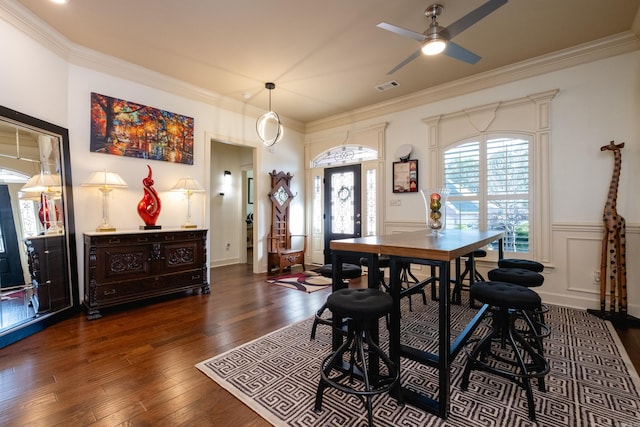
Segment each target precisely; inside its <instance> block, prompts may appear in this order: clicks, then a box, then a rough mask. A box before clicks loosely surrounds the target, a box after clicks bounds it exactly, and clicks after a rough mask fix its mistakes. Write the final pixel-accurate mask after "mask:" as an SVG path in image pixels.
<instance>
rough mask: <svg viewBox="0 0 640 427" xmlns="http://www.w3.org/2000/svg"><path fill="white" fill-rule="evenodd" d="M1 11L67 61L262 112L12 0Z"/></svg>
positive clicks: (293, 123) (236, 109)
mask: <svg viewBox="0 0 640 427" xmlns="http://www.w3.org/2000/svg"><path fill="white" fill-rule="evenodd" d="M0 11H1V12H2V15H1V16H2V18H3V19H5V20H6V21H7V22H9V23H10V24H11V25H13V26H14V27H15V28H17V29H18V30H20V31H22V32H23V33H24V34H26V35H27V36H29V37H30V38H32V39H34V40H35V41H36V42H38V43H40V44H41V45H42V46H44V47H45V48H47V49H49V50H51V51H52V52H53V53H55V54H56V55H58V56H59V57H61V58H63V59H64V60H66V61H68V62H69V63H70V64H74V65H78V66H81V67H85V68H89V69H92V70H95V71H99V72H101V73H105V74H109V75H112V76H115V77H120V78H122V79H125V80H129V81H133V82H135V83H139V84H142V85H145V86H148V87H151V88H154V89H158V90H162V91H164V92H169V93H172V94H175V95H179V96H182V97H185V98H189V99H192V100H195V101H200V102H203V103H205V104H207V105H212V106H215V107H217V108H221V109H224V110H227V111H230V112H232V113H237V114H240V115H243V116H248V117H255V118H256V119H257V118H258V117H259V116H260V115H262V114H264V112H265V111H264V110H262V109H259V108H256V107H253V106H251V105H249V104H246V103H244V102H240V101H237V100H235V99H232V98H229V97H225V96H222V95H220V94H218V93H215V92H212V91H208V90H205V89H203V88H201V87H197V86H195V85H192V84H189V83H186V82H184V81H182V80H178V79H175V78H173V77H169V76H167V75H164V74H161V73H158V72H155V71H152V70H149V69H148V68H144V67H141V66H138V65H135V64H132V63H130V62H126V61H123V60H120V59H117V58H114V57H112V56H109V55H105V54H102V53H100V52H97V51H94V50H92V49H88V48H85V47H83V46H81V45H78V44H76V43H73V42H72V41H70V40H69V39H67V38H66V37H64V36H62V35H61V34H60V33H58V32H57V31H56V30H55V29H53V28H52V27H51V26H50V25H49V24H47V23H46V22H44V21H43V20H41V19H40V18H38V17H37V16H36V15H34V14H33V13H32V12H31V11H30V10H28V9H27V8H26V7H24V6H22V5H21V4H19V3H17V2H15V1H13V0H0ZM280 119H281V120H282V123H283V125H284V126H285V127H286V128H289V129H291V130H294V131H297V132H300V133H304V128H305V127H304V123H302V122H300V121H297V120H293V119H291V118H288V117H284V116H280Z"/></svg>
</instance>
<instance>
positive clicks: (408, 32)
mask: <svg viewBox="0 0 640 427" xmlns="http://www.w3.org/2000/svg"><path fill="white" fill-rule="evenodd" d="M376 27H378V28H382V29H383V30H387V31H391V32H392V33H396V34H398V35H399V36H402V37H408V38H410V39H413V40H416V41H419V42H423V41H424V39H425V38H426V37H425V36H424V34H422V33H416V32H415V31H411V30H407V29H406V28H402V27H398V26H396V25H393V24H387V23H386V22H381V23H379V24H378V25H376Z"/></svg>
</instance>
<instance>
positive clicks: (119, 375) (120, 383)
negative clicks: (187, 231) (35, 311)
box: [0, 264, 640, 427]
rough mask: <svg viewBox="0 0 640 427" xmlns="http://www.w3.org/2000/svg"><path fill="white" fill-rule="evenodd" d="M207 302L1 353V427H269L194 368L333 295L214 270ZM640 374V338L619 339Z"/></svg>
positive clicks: (127, 311) (150, 311)
mask: <svg viewBox="0 0 640 427" xmlns="http://www.w3.org/2000/svg"><path fill="white" fill-rule="evenodd" d="M211 276H212V286H211V288H212V292H211V294H209V295H193V294H191V295H187V296H183V297H174V298H164V299H160V300H155V301H153V302H152V303H149V304H145V305H138V306H134V307H126V308H124V309H113V310H110V311H104V312H103V314H104V317H103V318H102V319H98V320H94V321H89V320H86V317H85V316H84V314H78V315H76V316H74V317H73V318H70V319H67V320H65V321H62V322H60V323H58V324H56V325H54V326H52V327H50V328H48V329H46V330H44V331H43V332H40V333H38V334H36V335H33V336H31V337H28V338H26V339H24V340H22V341H19V342H17V343H15V344H13V345H11V346H9V347H6V348H4V349H0V425H2V426H47V427H49V426H57V425H60V426H85V425H92V426H154V427H155V426H179V425H185V426H214V425H215V426H266V425H269V424H268V423H266V422H265V421H264V420H263V419H262V418H260V417H259V416H257V415H256V414H255V413H254V412H252V411H251V410H250V409H248V408H247V407H246V406H245V405H244V404H242V403H241V402H240V401H239V400H237V399H235V398H234V397H232V396H231V395H230V394H229V393H227V392H226V391H225V390H223V389H222V388H221V387H219V386H218V385H217V384H216V383H215V382H214V381H212V380H210V379H209V378H208V377H206V376H205V375H204V374H202V373H201V372H200V371H198V370H197V369H196V368H195V367H194V365H195V364H196V363H198V362H200V361H202V360H204V359H207V358H209V357H212V356H214V355H216V354H219V353H222V352H224V351H226V350H229V349H231V348H233V347H236V346H238V345H239V344H242V343H244V342H247V341H250V340H253V339H255V338H258V337H260V336H262V335H264V334H266V333H268V332H271V331H274V330H276V329H278V328H281V327H283V326H286V325H288V324H290V323H293V322H296V321H299V320H302V319H305V318H307V317H309V316H311V315H312V314H313V313H314V312H315V310H317V308H318V307H320V305H322V303H323V302H324V300H325V299H326V296H327V295H328V292H329V290H328V289H327V290H323V291H319V292H315V293H312V294H306V293H304V292H299V291H295V290H291V289H286V288H283V287H279V286H273V285H269V284H267V283H265V279H266V277H267V275H266V274H260V275H253V274H252V273H251V266H250V265H244V264H243V265H235V266H228V267H221V268H216V269H213V270H212V275H211ZM620 336H621V339H622V341H623V343H624V344H625V346H626V347H627V349H628V352H629V354H630V357H631V358H632V360H633V363H634V365H635V366H636V369H637V370H639V371H640V330H639V329H627V330H625V331H621V333H620Z"/></svg>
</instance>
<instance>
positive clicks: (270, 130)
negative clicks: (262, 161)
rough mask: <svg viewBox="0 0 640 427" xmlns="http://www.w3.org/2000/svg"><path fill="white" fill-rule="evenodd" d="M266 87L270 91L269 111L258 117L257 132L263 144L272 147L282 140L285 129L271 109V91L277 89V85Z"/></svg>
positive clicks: (266, 84) (271, 84)
mask: <svg viewBox="0 0 640 427" xmlns="http://www.w3.org/2000/svg"><path fill="white" fill-rule="evenodd" d="M264 87H265V88H266V89H268V90H269V111H268V112H266V113H264V114H263V115H261V116H260V117H258V121H257V122H256V132H257V133H258V138H260V140H261V141H262V143H263V144H264V145H265V146H267V147H271V146H272V145H273V144H275V143H276V142H278V141H280V140H281V139H282V134H283V132H282V131H283V128H282V122H281V121H280V116H278V113H276V112H275V111H273V110H272V109H271V91H272V90H273V89H275V88H276V84H275V83H271V82H269V83H265V85H264Z"/></svg>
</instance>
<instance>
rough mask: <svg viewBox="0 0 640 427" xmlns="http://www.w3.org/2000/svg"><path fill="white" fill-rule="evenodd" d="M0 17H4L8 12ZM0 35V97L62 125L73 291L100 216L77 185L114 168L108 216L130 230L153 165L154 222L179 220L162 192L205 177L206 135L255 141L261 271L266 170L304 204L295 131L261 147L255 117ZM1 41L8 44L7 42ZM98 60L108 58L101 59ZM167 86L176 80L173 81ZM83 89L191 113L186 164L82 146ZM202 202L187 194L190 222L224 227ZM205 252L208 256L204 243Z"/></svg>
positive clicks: (2, 27)
mask: <svg viewBox="0 0 640 427" xmlns="http://www.w3.org/2000/svg"><path fill="white" fill-rule="evenodd" d="M3 13H4V12H3ZM0 17H2V18H7V19H9V21H11V18H10V17H9V16H4V15H0ZM0 40H2V43H0V55H1V57H2V58H6V62H4V60H3V62H4V63H5V64H7V65H8V66H3V67H0V93H1V94H2V98H1V99H0V103H1V104H2V105H4V106H6V107H9V108H12V109H15V110H18V111H20V112H22V113H25V114H29V115H32V116H35V117H37V118H40V119H43V120H46V121H50V122H52V123H54V124H57V125H60V126H62V127H66V128H68V129H69V137H70V146H71V166H72V175H73V177H72V179H73V183H74V186H73V193H74V194H73V196H74V205H75V225H76V232H77V238H76V243H77V254H78V274H79V283H80V295H83V290H84V277H83V275H84V268H83V262H82V259H83V254H84V248H83V238H82V233H83V232H84V231H92V230H94V229H95V228H96V226H97V225H98V224H99V223H100V219H101V216H102V204H101V203H102V199H101V196H100V194H98V192H97V191H96V190H95V189H90V188H84V187H81V186H80V184H81V183H82V182H83V181H84V180H86V179H87V178H88V176H89V174H90V173H91V172H93V171H95V170H101V169H105V168H106V169H109V170H113V171H116V172H118V173H119V174H120V175H121V176H122V178H123V179H124V180H125V181H126V182H127V183H128V185H129V187H128V188H127V189H123V190H114V191H113V192H112V194H111V200H110V222H111V223H112V225H114V226H115V227H116V228H117V229H118V230H119V231H121V230H129V229H130V230H137V229H138V227H139V226H140V225H143V224H144V223H143V221H142V220H141V219H140V217H139V216H138V214H137V211H136V206H137V203H138V201H139V200H140V199H141V198H142V194H143V190H142V188H143V187H142V179H143V178H144V177H145V176H146V174H147V164H149V165H150V166H151V168H152V170H153V178H154V181H155V184H154V188H155V189H156V190H157V191H158V192H159V193H160V198H161V201H162V210H161V213H160V216H159V217H158V222H157V224H158V225H161V226H162V227H163V228H172V227H178V226H179V225H180V224H181V223H182V222H183V221H184V219H185V212H186V205H185V204H184V203H185V202H184V200H183V198H182V197H181V196H180V195H179V194H176V193H169V192H168V191H167V190H169V189H170V188H171V187H172V186H173V185H174V184H175V183H176V182H177V180H178V179H179V178H181V177H184V176H191V177H193V178H196V179H197V180H198V181H200V183H202V184H203V185H205V183H208V182H209V178H210V176H211V173H213V172H212V171H211V170H210V163H211V159H210V155H209V153H210V145H209V142H208V141H207V140H206V135H214V136H215V137H216V138H217V139H219V140H224V141H231V142H233V143H237V144H242V145H246V146H249V147H257V153H256V162H255V166H254V168H255V171H256V174H255V176H254V185H255V191H256V204H255V205H254V206H255V209H256V211H258V212H259V214H260V221H259V223H258V224H257V226H258V228H257V235H258V239H259V240H258V241H257V242H255V243H254V246H255V249H254V251H255V252H256V259H257V262H255V263H254V268H255V269H256V270H258V271H260V269H262V271H265V270H266V254H265V253H264V248H262V247H261V246H264V245H266V243H264V242H265V237H266V234H267V233H268V224H269V223H270V215H271V211H270V208H269V206H270V203H269V201H268V198H267V196H266V195H267V193H268V191H269V184H270V181H269V172H270V171H271V170H273V169H278V170H281V169H283V170H287V171H289V172H291V173H293V174H295V175H297V176H298V177H299V181H298V182H297V184H296V185H298V186H299V188H298V192H299V194H300V196H299V197H298V198H297V200H296V204H295V205H296V206H297V207H296V209H299V210H302V206H304V192H303V191H302V188H304V174H303V173H302V171H303V170H304V167H303V160H302V157H303V149H302V135H301V134H300V133H298V132H294V131H290V130H289V129H285V134H284V137H283V140H282V141H281V142H279V143H278V144H277V145H276V146H275V147H274V148H273V149H271V151H269V150H267V148H266V147H264V146H263V145H262V144H261V143H260V142H259V141H258V139H257V136H256V134H255V120H256V117H253V116H246V115H243V114H239V113H235V112H231V111H228V110H225V109H222V108H219V107H216V106H213V105H209V104H205V103H204V102H200V101H194V100H192V99H189V98H186V97H182V96H178V95H175V94H174V93H170V92H164V91H161V90H158V89H154V88H152V87H149V86H145V85H143V84H140V83H137V82H135V81H133V80H138V79H139V75H137V76H135V77H136V79H132V80H128V79H125V78H121V77H115V76H114V75H110V74H107V73H102V72H99V71H95V70H94V69H92V68H88V67H83V66H79V65H75V64H72V63H70V62H68V61H66V60H64V59H62V58H61V57H60V56H59V55H57V54H55V53H53V52H52V51H51V50H49V49H47V48H44V47H43V46H42V45H41V44H39V43H37V42H35V41H34V40H33V39H32V38H31V37H29V36H27V35H26V34H25V33H23V32H21V31H19V30H18V29H17V28H16V27H14V26H12V25H11V24H10V23H9V22H8V21H5V20H4V19H0ZM9 40H10V41H11V42H10V43H9V42H7V41H9ZM106 60H107V61H108V58H107V59H106ZM127 68H128V69H129V70H132V72H136V71H137V72H139V73H140V74H141V75H145V74H148V71H146V70H143V69H136V67H133V66H131V65H130V64H129V65H128V66H127ZM175 84H176V86H179V85H180V83H179V82H176V83H175ZM91 92H97V93H101V94H104V95H108V96H111V97H115V98H120V99H125V100H128V101H133V102H136V103H139V104H143V105H148V106H152V107H155V108H159V109H163V110H167V111H171V112H174V113H178V114H182V115H185V116H189V117H193V118H194V127H195V130H194V164H193V165H184V164H177V163H170V162H162V161H145V160H141V159H135V158H128V157H120V156H114V155H108V154H101V153H92V152H90V151H89V135H90V93H91ZM207 186H208V185H207ZM211 190H214V189H211ZM207 201H208V198H207V197H197V196H194V197H193V198H192V221H193V222H194V223H197V224H199V225H202V226H204V227H206V228H211V227H225V224H224V223H210V219H209V216H207V215H206V209H205V206H206V203H207ZM238 215H240V212H238ZM265 224H266V225H265ZM297 227H299V228H300V229H303V227H304V223H299V224H297ZM237 233H238V234H239V233H240V229H237ZM239 239H240V237H237V238H236V239H235V240H239ZM256 249H257V250H256ZM207 253H208V256H209V257H210V255H211V251H210V248H208V250H207ZM210 261H211V260H210ZM214 281H215V280H214Z"/></svg>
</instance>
